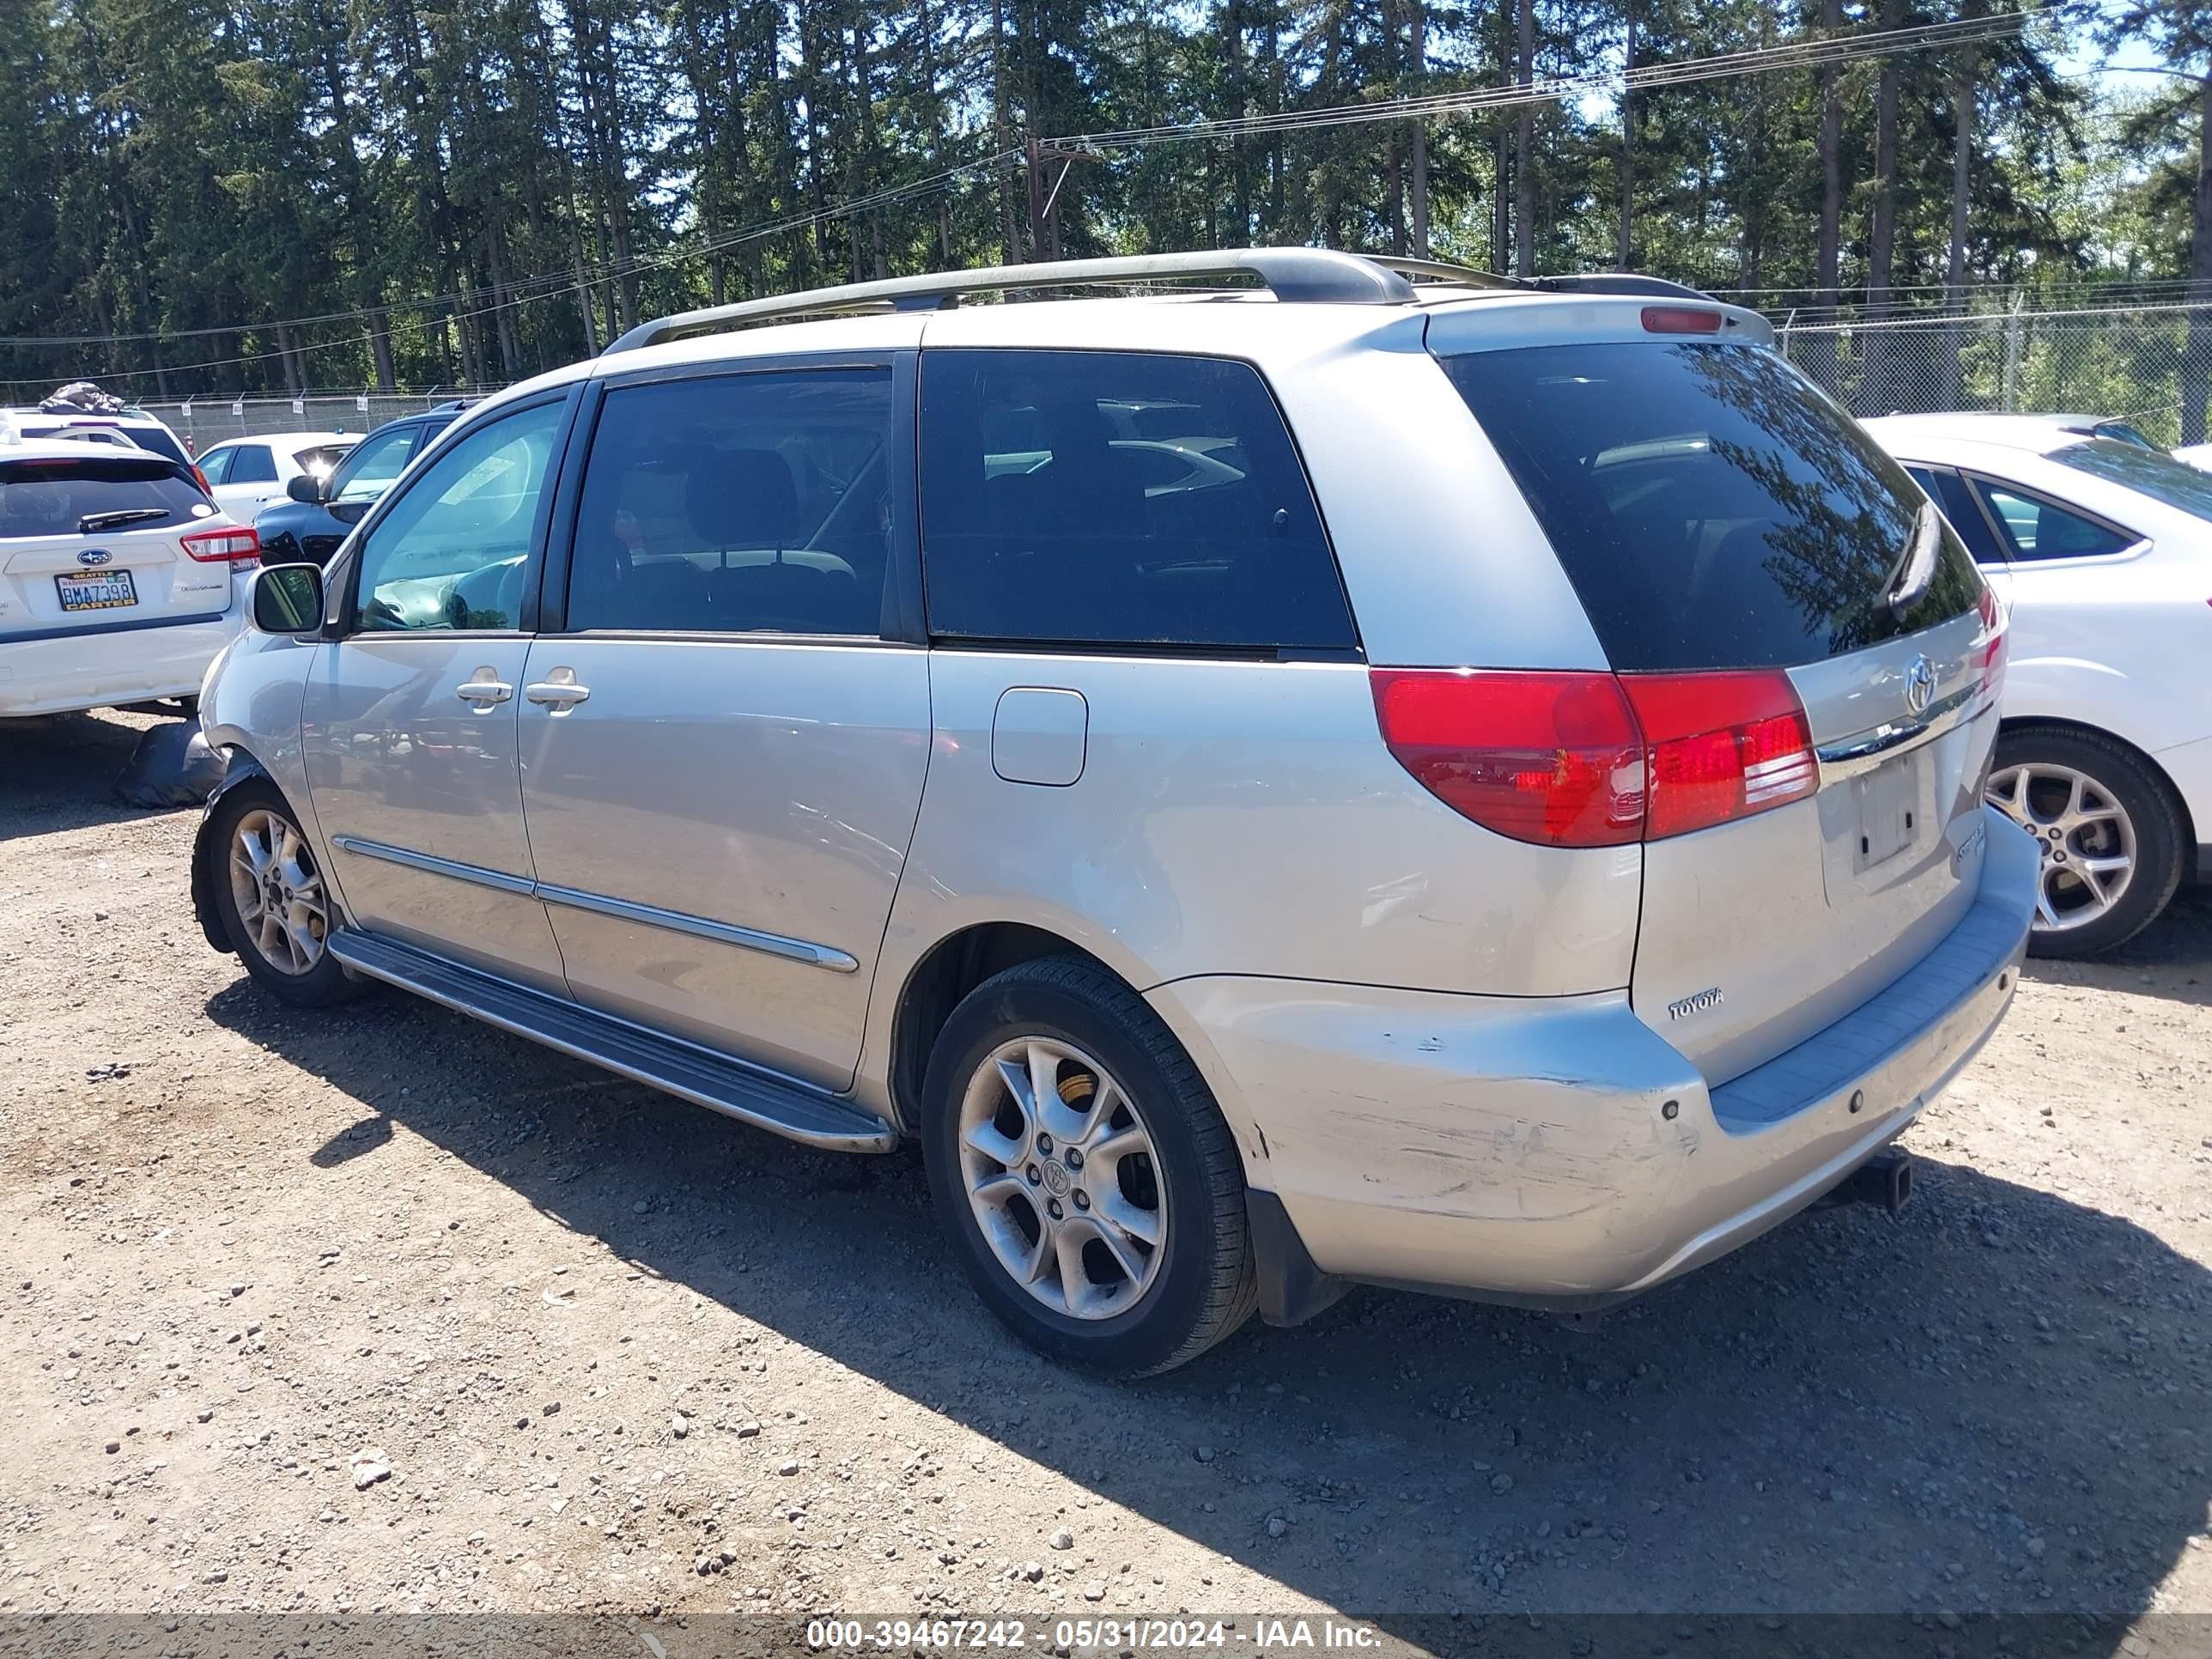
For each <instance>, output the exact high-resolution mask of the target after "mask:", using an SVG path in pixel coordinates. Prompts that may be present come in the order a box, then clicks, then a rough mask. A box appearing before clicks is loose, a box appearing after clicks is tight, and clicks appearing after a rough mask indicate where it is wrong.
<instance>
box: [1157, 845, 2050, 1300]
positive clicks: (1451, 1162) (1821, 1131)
mask: <svg viewBox="0 0 2212 1659" xmlns="http://www.w3.org/2000/svg"><path fill="white" fill-rule="evenodd" d="M1984 815H1985V816H1984V826H1985V829H1986V830H1987V836H1986V841H1987V852H1986V854H1985V856H1984V861H1983V870H1982V883H1981V889H1980V892H1979V894H1978V897H1977V899H1976V902H1975V903H1974V904H1973V905H1972V907H1971V908H1969V909H1968V910H1967V912H1966V915H1965V916H1964V917H1963V918H1962V919H1961V920H1960V922H1959V924H1958V926H1957V927H1954V929H1953V930H1952V931H1951V933H1948V935H1946V936H1945V938H1944V939H1942V940H1941V941H1940V942H1939V943H1938V944H1937V945H1936V946H1935V947H1934V948H1933V949H1932V950H1930V951H1929V952H1928V954H1927V955H1926V956H1924V957H1923V958H1922V959H1921V960H1920V961H1919V962H1918V963H1916V964H1915V965H1914V966H1913V967H1912V968H1911V969H1910V970H1908V971H1907V972H1906V973H1905V974H1904V975H1902V976H1900V977H1899V979H1898V980H1896V981H1894V982H1893V983H1892V984H1891V985H1890V986H1888V987H1887V988H1886V989H1884V990H1883V991H1881V993H1879V994H1876V995H1875V996H1874V997H1872V998H1870V999H1869V1000H1868V1001H1866V1002H1865V1003H1863V1004H1862V1005H1861V1006H1859V1007H1858V1008H1857V1009H1855V1010H1853V1011H1852V1012H1850V1014H1848V1015H1846V1016H1844V1018H1841V1019H1839V1020H1838V1021H1837V1022H1835V1024H1832V1025H1830V1026H1828V1027H1827V1028H1826V1029H1825V1030H1821V1031H1819V1032H1816V1033H1815V1034H1814V1036H1811V1037H1809V1038H1808V1039H1807V1040H1806V1041H1805V1042H1802V1043H1800V1044H1798V1045H1797V1047H1796V1048H1792V1049H1790V1050H1789V1051H1788V1052H1787V1053H1785V1054H1781V1055H1779V1056H1778V1057H1777V1058H1776V1059H1774V1060H1771V1061H1769V1062H1768V1063H1767V1064H1765V1065H1764V1066H1759V1067H1758V1068H1756V1069H1755V1070H1753V1071H1752V1072H1750V1073H1746V1074H1745V1075H1744V1076H1741V1077H1739V1078H1736V1079H1732V1080H1731V1081H1730V1082H1729V1083H1728V1084H1726V1085H1722V1086H1720V1087H1718V1088H1714V1087H1711V1086H1709V1085H1707V1083H1706V1081H1705V1079H1704V1078H1703V1077H1701V1076H1700V1075H1699V1073H1698V1071H1697V1069H1696V1068H1695V1067H1694V1066H1692V1064H1691V1063H1690V1062H1689V1061H1688V1060H1686V1059H1685V1058H1684V1057H1683V1056H1682V1055H1681V1054H1680V1053H1678V1052H1677V1051H1676V1050H1675V1049H1674V1048H1673V1047H1672V1046H1671V1045H1669V1044H1668V1042H1666V1041H1665V1039H1664V1038H1662V1036H1659V1034H1658V1033H1657V1032H1656V1031H1654V1030H1652V1029H1651V1028H1650V1027H1649V1026H1647V1025H1645V1024H1644V1023H1643V1022H1642V1021H1641V1020H1640V1019H1638V1018H1637V1017H1636V1015H1635V1013H1634V1012H1633V1011H1632V1009H1631V1008H1630V1007H1629V1006H1628V1000H1627V997H1626V994H1625V993H1620V992H1614V993H1608V994H1596V995H1591V996H1585V997H1566V998H1526V999H1511V998H1497V997H1466V996H1449V995H1436V994H1424V993H1416V992H1406V991H1391V990H1383V989H1377V988H1373V987H1358V986H1337V985H1316V984H1311V983H1304V982H1298V981H1279V980H1278V981H1268V980H1257V979H1230V978H1219V979H1197V980H1188V981H1178V982H1176V983H1174V984H1171V985H1168V986H1164V987H1159V988H1158V990H1156V991H1154V992H1153V993H1152V999H1153V1000H1154V1001H1155V1002H1156V1003H1158V1004H1161V1005H1163V1009H1162V1011H1163V1012H1164V1013H1165V1014H1167V1015H1168V1017H1169V1021H1170V1024H1172V1025H1176V1027H1177V1028H1178V1029H1181V1030H1195V1031H1197V1032H1198V1033H1199V1034H1200V1036H1201V1037H1202V1039H1203V1044H1204V1046H1206V1048H1210V1049H1211V1053H1210V1054H1208V1055H1207V1056H1206V1062H1207V1063H1208V1066H1209V1069H1216V1068H1218V1075H1219V1076H1220V1077H1221V1078H1222V1079H1224V1080H1225V1081H1226V1082H1227V1083H1228V1084H1229V1085H1230V1086H1231V1087H1233V1088H1234V1090H1235V1091H1236V1092H1237V1097H1238V1099H1239V1102H1240V1103H1241V1106H1242V1108H1243V1110H1245V1111H1246V1112H1248V1113H1249V1115H1250V1117H1251V1119H1252V1121H1254V1122H1255V1124H1256V1126H1257V1127H1258V1128H1259V1131H1260V1133H1261V1137H1262V1139H1263V1140H1264V1144H1265V1174H1266V1176H1267V1179H1268V1181H1269V1182H1271V1183H1272V1187H1273V1192H1272V1194H1263V1195H1260V1196H1259V1197H1257V1198H1256V1199H1255V1221H1258V1222H1262V1223H1264V1225H1260V1226H1258V1228H1257V1231H1258V1232H1259V1234H1260V1236H1261V1243H1262V1246H1263V1252H1265V1253H1269V1254H1272V1255H1276V1256H1277V1257H1278V1258H1281V1257H1282V1256H1284V1255H1285V1254H1287V1255H1288V1256H1289V1258H1290V1266H1289V1268H1288V1270H1287V1271H1284V1270H1283V1263H1282V1261H1281V1260H1277V1261H1272V1262H1270V1263H1269V1264H1267V1265H1268V1266H1269V1267H1270V1269H1271V1273H1270V1274H1269V1275H1268V1277H1269V1279H1271V1280H1272V1282H1273V1291H1274V1295H1273V1297H1272V1299H1273V1300H1274V1301H1275V1302H1276V1303H1277V1304H1279V1305H1276V1306H1273V1307H1269V1306H1267V1304H1266V1303H1265V1302H1263V1310H1264V1311H1267V1312H1268V1313H1269V1314H1270V1316H1273V1317H1277V1318H1294V1317H1296V1316H1297V1314H1298V1313H1299V1312H1300V1309H1299V1308H1298V1306H1297V1305H1296V1304H1297V1303H1298V1302H1299V1301H1300V1300H1301V1297H1299V1295H1298V1294H1297V1291H1296V1289H1295V1285H1296V1281H1297V1279H1298V1277H1299V1274H1300V1272H1301V1271H1305V1272H1307V1274H1308V1276H1309V1277H1310V1276H1311V1274H1313V1273H1318V1274H1320V1275H1324V1276H1328V1277H1332V1278H1336V1279H1358V1280H1363V1281H1367V1282H1371V1283H1382V1284H1393V1285H1407V1286H1413V1287H1417V1288H1421V1289H1426V1290H1436V1291H1448V1292H1450V1293H1454V1294H1459V1295H1465V1296H1474V1297H1486V1298H1490V1299H1495V1300H1499V1301H1506V1302H1513V1303H1521V1304H1532V1305H1538V1306H1547V1307H1559V1308H1577V1307H1590V1306H1595V1305H1601V1304H1604V1303H1606V1302H1610V1301H1615V1300H1619V1299H1620V1298H1621V1297H1626V1296H1632V1295H1634V1294H1636V1293H1638V1292H1639V1291H1644V1290H1648V1289H1650V1288H1651V1287H1652V1286H1653V1285H1658V1284H1661V1283H1663V1282H1664V1281H1666V1280H1667V1279H1672V1278H1674V1277H1675V1276H1676V1275H1678V1274H1680V1273H1687V1272H1688V1271H1690V1270H1691V1269H1692V1268H1694V1267H1700V1266H1702V1265H1704V1264H1705V1263H1706V1262H1708V1261H1712V1260H1713V1259H1714V1258H1716V1257H1717V1256H1720V1255H1725V1254H1726V1253H1727V1252H1729V1250H1732V1249H1735V1248H1736V1247H1737V1246H1738V1245H1740V1244H1742V1243H1747V1241H1749V1240H1750V1239H1752V1238H1754V1237H1758V1235H1759V1234H1760V1233H1762V1232H1764V1231H1766V1230H1767V1229H1768V1228H1770V1227H1772V1226H1774V1225H1777V1224H1778V1223H1779V1222H1781V1221H1783V1220H1784V1219H1786V1218H1789V1217H1790V1216H1791V1215H1794V1214H1796V1212H1798V1211H1799V1210H1802V1209H1803V1208H1804V1207H1806V1206H1808V1205H1809V1204H1811V1203H1812V1202H1813V1201H1814V1200H1816V1199H1818V1198H1820V1196H1821V1195H1822V1194H1825V1193H1826V1192H1827V1191H1828V1190H1829V1189H1830V1188H1833V1187H1834V1186H1835V1185H1836V1184H1837V1183H1838V1182H1841V1181H1842V1180H1843V1179H1844V1177H1845V1176H1848V1175H1849V1174H1850V1172H1851V1171H1852V1170H1855V1169H1857V1167H1858V1166H1859V1165H1860V1164H1863V1163H1864V1162H1865V1161H1866V1160H1867V1159H1868V1158H1871V1157H1873V1156H1874V1155H1875V1153H1876V1152H1879V1151H1880V1150H1881V1148H1882V1147H1883V1146H1885V1145H1887V1143H1888V1142H1889V1141H1890V1140H1892V1139H1894V1138H1895V1137H1896V1136H1897V1135H1898V1134H1899V1133H1902V1132H1903V1130H1904V1129H1905V1126H1906V1125H1907V1124H1909V1123H1910V1122H1911V1121H1912V1120H1913V1118H1914V1117H1915V1116H1916V1115H1918V1113H1919V1112H1920V1110H1921V1109H1922V1108H1923V1106H1925V1105H1926V1104H1927V1103H1928V1102H1929V1100H1930V1099H1932V1098H1933V1097H1934V1096H1935V1095H1936V1093H1937V1092H1938V1091H1940V1090H1941V1089H1942V1087H1943V1085H1945V1084H1947V1083H1948V1082H1949V1081H1950V1079H1952V1078H1953V1077H1954V1075H1956V1073H1958V1072H1959V1071H1960V1068H1961V1067H1963V1066H1965V1065H1966V1063H1967V1062H1968V1061H1969V1060H1972V1058H1973V1056H1974V1055H1975V1054H1976V1053H1977V1052H1978V1051H1979V1049H1980V1048H1981V1046H1982V1044H1983V1043H1984V1042H1986V1041H1987V1040H1988V1037H1989V1036H1990V1032H1991V1031H1992V1030H1995V1029H1996V1024H1997V1022H1998V1021H1999V1020H2000V1019H2001V1018H2002V1017H2003V1014H2004V1011H2005V1009H2006V1007H2007V1006H2008V1004H2009V1003H2010V1001H2011V1000H2012V996H2013V991H2014V987H2015V982H2016V978H2017V975H2016V972H2015V970H2016V969H2017V967H2018V965H2019V963H2020V960H2021V955H2022V953H2023V951H2024V950H2025V948H2026V945H2027V928H2028V918H2029V916H2030V915H2031V914H2032V911H2033V905H2034V895H2035V880H2036V860H2035V849H2034V848H2033V847H2031V846H2029V845H2028V844H2027V838H2026V837H2024V836H2021V835H2019V834H2018V833H2017V832H2016V831H2012V830H2011V826H2010V824H2009V823H2008V822H2007V821H2006V820H2005V819H2003V818H2002V817H2000V816H1998V815H1997V814H1996V812H1995V811H1993V810H1991V809H1986V808H1985V809H1984ZM1170 1005H1171V1006H1170ZM1278 1209H1279V1215H1278V1214H1277V1213H1276V1212H1277V1210H1278ZM1285 1232H1287V1235H1288V1236H1287V1237H1285V1236H1284V1235H1285ZM1271 1235H1272V1236H1273V1237H1270V1236H1271ZM1299 1253H1303V1256H1304V1261H1299V1260H1298V1259H1297V1257H1298V1255H1299ZM1285 1284H1288V1285H1291V1286H1293V1288H1292V1289H1291V1290H1290V1291H1285V1290H1284V1288H1283V1286H1284V1285H1285ZM1304 1300H1306V1301H1307V1302H1309V1303H1310V1304H1311V1305H1322V1304H1325V1300H1326V1298H1325V1297H1322V1298H1316V1297H1312V1296H1310V1295H1309V1296H1307V1297H1304ZM1308 1310H1310V1307H1309V1309H1308Z"/></svg>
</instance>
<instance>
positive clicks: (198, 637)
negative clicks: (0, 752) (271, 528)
mask: <svg viewBox="0 0 2212 1659" xmlns="http://www.w3.org/2000/svg"><path fill="white" fill-rule="evenodd" d="M259 556H260V544H259V542H258V540H257V539H256V538H255V537H254V534H253V532H252V530H250V529H248V528H246V526H243V525H240V524H235V523H234V522H232V521H231V520H229V519H228V518H226V517H225V516H224V515H223V513H222V512H221V510H220V509H218V508H217V507H216V505H215V503H214V502H213V501H210V500H209V499H208V497H207V495H206V494H205V492H204V491H203V490H202V489H200V487H199V483H198V482H197V479H195V478H194V477H193V476H192V472H191V467H190V465H188V464H186V463H185V462H183V461H173V460H170V459H167V458H166V457H163V456H160V455H154V454H149V453H143V452H134V451H129V450H121V449H111V448H108V447H104V446H98V445H94V444H88V443H84V442H82V441H77V440H76V439H58V438H40V439H29V440H24V441H17V442H15V443H0V720H4V719H10V718H14V717H16V716H21V715H28V714H64V713H69V712H72V711H76V710H80V709H86V708H102V707H107V706H112V705H115V704H120V703H133V702H151V701H154V700H155V699H158V698H163V697H179V698H190V697H192V696H196V695H197V692H198V690H199V686H200V681H201V679H202V678H203V677H204V675H205V674H206V672H207V669H208V665H209V664H210V663H211V662H213V661H214V660H215V659H216V654H217V653H219V652H221V651H222V648H223V647H224V646H226V645H228V643H229V642H230V641H231V639H232V637H233V636H234V635H236V634H237V633H238V631H239V629H240V626H241V624H242V623H243V619H244V617H245V605H244V595H245V592H246V582H247V580H249V579H250V578H251V577H252V574H253V572H254V570H255V569H256V568H257V567H258V562H259Z"/></svg>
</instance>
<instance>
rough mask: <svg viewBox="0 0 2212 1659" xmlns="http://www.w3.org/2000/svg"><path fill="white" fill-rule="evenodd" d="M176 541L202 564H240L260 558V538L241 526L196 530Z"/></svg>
mask: <svg viewBox="0 0 2212 1659" xmlns="http://www.w3.org/2000/svg"><path fill="white" fill-rule="evenodd" d="M177 539H178V540H179V541H180V542H182V543H183V544H185V552H186V553H187V554H188V555H190V556H191V557H193V558H195V559H197V560H198V561H199V562H201V563H202V564H226V563H227V564H240V563H243V562H246V560H248V559H258V558H259V557H260V556H261V538H260V537H258V536H257V535H255V534H254V533H253V532H252V531H251V530H247V529H246V528H245V527H244V526H232V527H231V528H230V529H228V530H196V531H193V532H191V534H189V535H185V536H179V537H178V538H177Z"/></svg>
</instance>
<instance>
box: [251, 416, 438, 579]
mask: <svg viewBox="0 0 2212 1659" xmlns="http://www.w3.org/2000/svg"><path fill="white" fill-rule="evenodd" d="M468 406H469V405H468V403H467V402H466V401H465V400H462V399H458V398H457V399H455V400H454V401H453V402H451V403H444V404H438V405H437V406H436V407H435V408H432V409H427V410H423V411H422V413H421V414H420V415H404V416H400V418H399V419H398V420H396V421H386V422H385V423H384V424H383V425H382V426H380V427H379V428H376V430H375V431H374V432H372V433H370V434H369V435H368V436H367V437H366V438H363V439H362V441H361V442H360V443H358V444H356V446H355V447H354V448H353V450H352V452H351V453H349V454H348V455H347V456H346V458H345V459H344V460H343V461H341V462H340V463H339V464H338V465H337V468H336V470H334V471H332V472H331V474H330V476H329V477H326V478H315V477H297V478H295V479H293V480H292V481H291V483H290V484H289V486H288V489H289V495H290V496H291V499H290V500H289V501H279V502H277V503H276V505H275V506H273V507H264V508H263V509H262V511H261V512H260V513H258V515H256V517H255V518H254V520H253V528H254V530H255V532H257V533H258V535H259V536H260V538H261V559H262V562H263V563H264V564H327V563H328V562H330V556H331V554H333V553H335V552H337V550H338V544H339V543H340V542H342V541H343V540H344V539H345V538H346V537H347V536H348V535H349V534H350V533H351V532H352V530H353V527H354V526H356V525H357V524H359V523H360V522H361V521H362V519H363V518H364V517H366V516H367V515H368V509H369V508H370V507H373V506H374V505H375V504H376V498H377V497H378V496H380V495H383V494H384V492H385V490H386V488H387V487H389V486H390V484H391V483H392V480H393V479H394V478H396V477H398V476H399V475H400V473H401V472H403V471H405V470H406V467H407V463H408V462H410V461H411V460H413V459H415V457H416V456H417V455H418V454H420V453H422V450H423V449H424V448H425V447H428V444H429V442H430V441H431V440H432V439H433V438H435V437H436V436H437V435H439V434H440V433H441V432H443V431H444V430H445V429H446V428H447V427H449V426H451V425H452V424H453V422H454V420H455V418H456V417H458V416H459V414H460V412H461V411H462V410H465V409H466V408H467V407H468Z"/></svg>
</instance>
